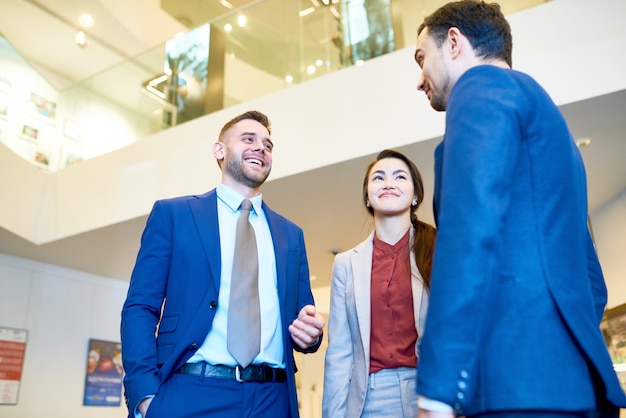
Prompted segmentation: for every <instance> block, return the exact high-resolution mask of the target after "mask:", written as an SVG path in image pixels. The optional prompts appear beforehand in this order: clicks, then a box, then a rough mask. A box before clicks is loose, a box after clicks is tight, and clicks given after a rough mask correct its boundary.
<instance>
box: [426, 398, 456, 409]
mask: <svg viewBox="0 0 626 418" xmlns="http://www.w3.org/2000/svg"><path fill="white" fill-rule="evenodd" d="M417 406H418V407H419V408H420V409H424V410H426V411H433V412H454V411H453V409H452V407H451V406H450V405H448V404H447V403H443V402H439V401H435V400H433V399H428V398H425V397H423V396H418V397H417Z"/></svg>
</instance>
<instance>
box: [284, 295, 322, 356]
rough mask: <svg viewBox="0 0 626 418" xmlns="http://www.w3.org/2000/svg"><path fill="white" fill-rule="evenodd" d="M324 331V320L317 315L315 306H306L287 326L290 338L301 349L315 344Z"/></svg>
mask: <svg viewBox="0 0 626 418" xmlns="http://www.w3.org/2000/svg"><path fill="white" fill-rule="evenodd" d="M323 329H324V318H322V315H320V314H319V313H317V310H316V309H315V306H313V305H306V306H305V307H304V308H302V309H301V310H300V313H298V317H297V318H296V319H294V320H293V322H292V323H291V325H289V332H290V333H291V338H292V339H293V341H294V342H295V343H296V344H298V346H300V347H301V348H303V349H306V348H309V347H310V346H312V345H313V344H314V343H315V342H317V340H318V338H319V336H320V335H322V330H323Z"/></svg>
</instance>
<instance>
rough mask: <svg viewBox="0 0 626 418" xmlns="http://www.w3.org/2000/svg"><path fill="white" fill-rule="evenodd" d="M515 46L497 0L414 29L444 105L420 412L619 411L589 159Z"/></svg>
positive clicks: (492, 415)
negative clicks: (594, 236) (591, 209)
mask: <svg viewBox="0 0 626 418" xmlns="http://www.w3.org/2000/svg"><path fill="white" fill-rule="evenodd" d="M511 51H512V37H511V32H510V28H509V25H508V23H507V21H506V19H505V18H504V16H503V15H502V13H501V11H500V7H499V6H498V5H497V4H495V3H492V4H487V3H484V2H483V1H475V0H464V1H460V2H454V3H449V4H447V5H445V6H443V7H441V8H440V9H438V10H437V11H435V12H434V13H433V14H432V15H430V16H427V17H426V18H425V20H424V23H423V24H422V25H421V26H420V28H419V29H418V39H417V47H416V51H415V60H416V61H417V64H418V65H419V66H420V67H421V69H422V74H421V77H420V79H419V82H418V89H419V90H421V91H423V92H425V93H426V95H427V96H428V99H429V101H430V104H431V106H432V107H433V108H434V109H435V110H438V111H446V131H445V134H444V137H443V141H442V142H441V143H440V144H439V146H438V147H437V149H436V151H435V199H434V200H435V201H434V209H435V219H436V221H437V229H438V232H437V242H436V246H435V256H434V262H433V271H432V282H431V294H430V298H431V299H430V307H429V311H428V315H427V320H426V326H425V331H424V336H423V341H422V344H421V348H420V363H419V373H418V377H417V378H418V383H417V391H418V395H419V397H418V399H419V400H418V404H419V407H420V412H419V417H420V418H425V417H453V416H454V415H455V414H456V415H465V416H468V417H489V418H504V417H507V418H519V417H526V416H528V417H546V418H547V417H551V418H557V417H558V418H561V417H617V415H618V413H619V411H618V407H619V406H622V407H623V406H626V397H625V396H624V392H623V391H622V389H621V388H620V385H619V382H618V379H617V376H616V374H615V371H614V370H613V367H612V363H611V359H610V357H609V354H608V352H607V348H606V346H605V343H604V339H603V337H602V334H601V332H600V329H599V324H600V321H601V319H602V315H603V311H604V308H605V304H606V300H607V294H606V286H605V283H604V278H603V276H602V271H601V268H600V264H599V262H598V258H597V255H596V252H595V249H594V245H593V243H592V240H591V237H590V233H589V230H588V227H587V216H588V214H587V189H586V179H585V170H584V167H583V161H582V158H581V156H580V153H579V151H578V149H577V147H576V144H575V142H574V141H573V139H572V136H571V134H570V132H569V130H568V127H567V125H566V122H565V120H564V118H563V117H562V115H561V113H560V112H559V110H558V108H557V107H556V106H555V104H554V103H553V102H552V100H551V99H550V98H549V97H548V95H547V94H546V92H545V91H544V90H543V89H542V88H541V87H540V86H539V85H538V84H537V83H536V82H535V81H534V80H533V79H532V78H531V77H529V76H528V75H525V74H522V73H520V72H517V71H514V70H512V69H511Z"/></svg>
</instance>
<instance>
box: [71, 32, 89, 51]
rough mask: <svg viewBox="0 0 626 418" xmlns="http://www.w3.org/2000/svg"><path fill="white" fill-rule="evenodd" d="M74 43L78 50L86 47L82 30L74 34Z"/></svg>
mask: <svg viewBox="0 0 626 418" xmlns="http://www.w3.org/2000/svg"><path fill="white" fill-rule="evenodd" d="M74 42H75V43H76V45H78V46H79V47H80V48H84V47H85V46H86V45H87V36H86V35H85V32H83V31H82V30H79V31H78V32H77V33H76V36H74Z"/></svg>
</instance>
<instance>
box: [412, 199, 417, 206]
mask: <svg viewBox="0 0 626 418" xmlns="http://www.w3.org/2000/svg"><path fill="white" fill-rule="evenodd" d="M413 206H417V197H414V198H413Z"/></svg>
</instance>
